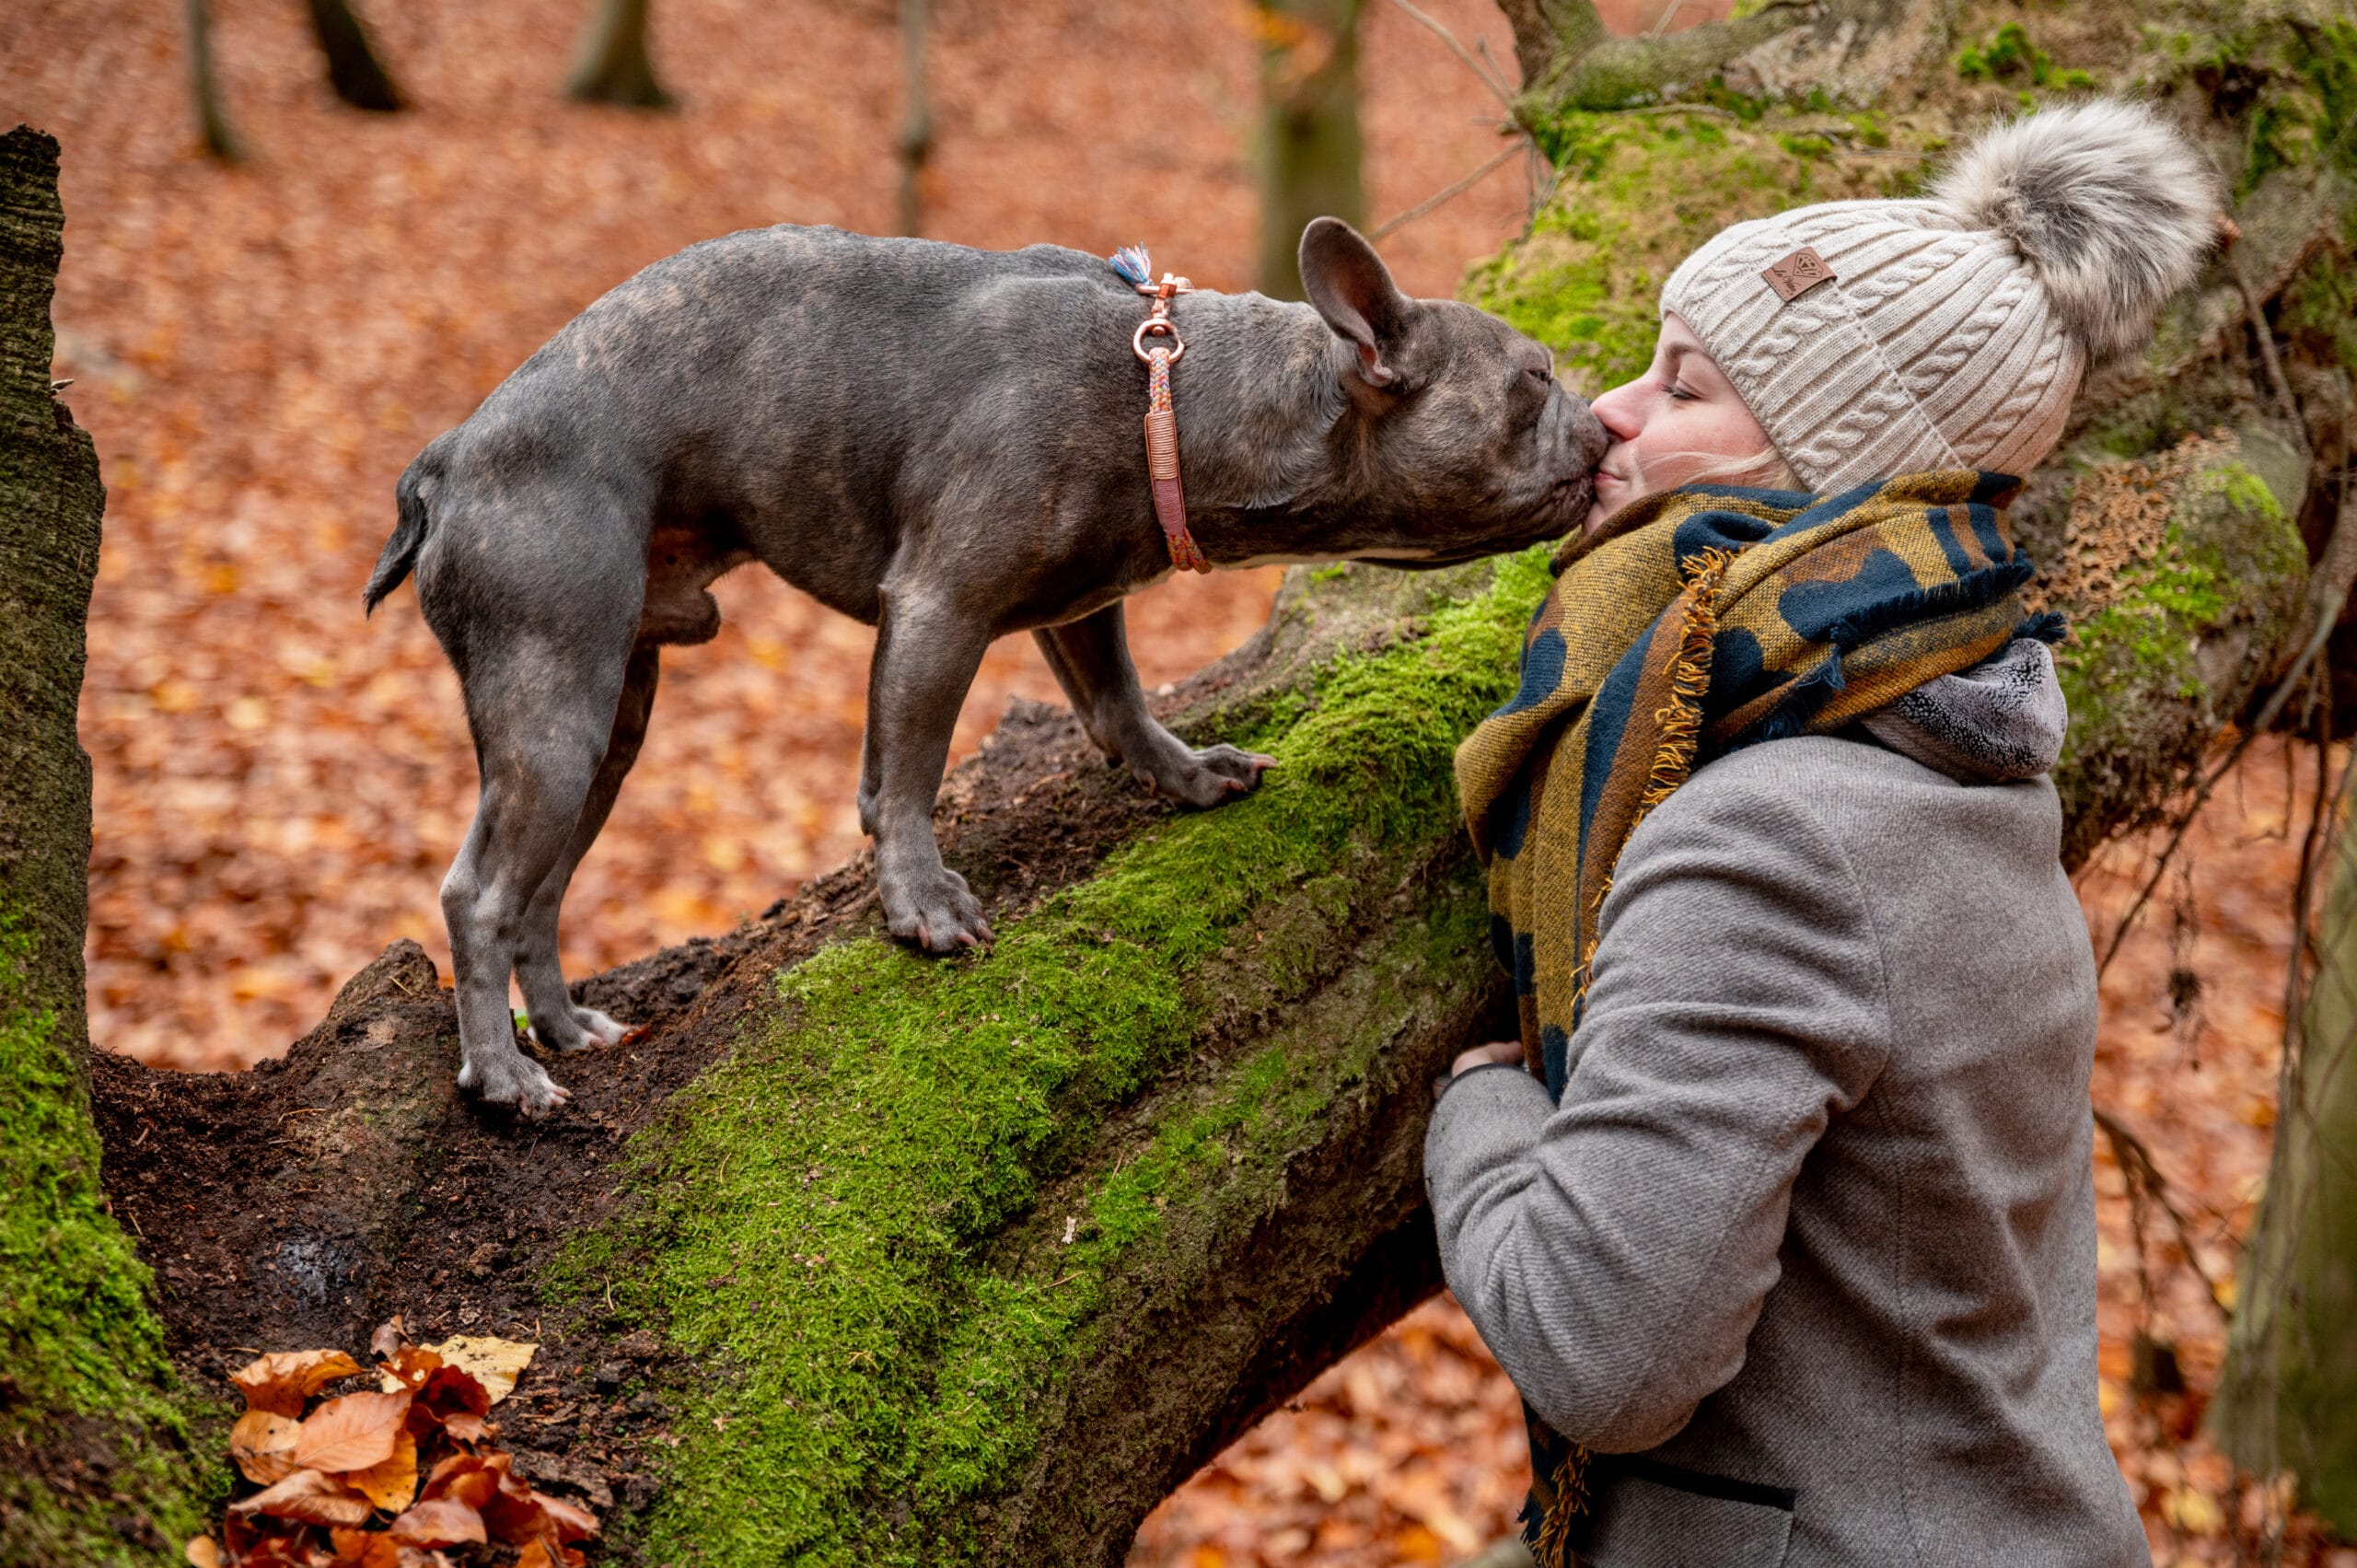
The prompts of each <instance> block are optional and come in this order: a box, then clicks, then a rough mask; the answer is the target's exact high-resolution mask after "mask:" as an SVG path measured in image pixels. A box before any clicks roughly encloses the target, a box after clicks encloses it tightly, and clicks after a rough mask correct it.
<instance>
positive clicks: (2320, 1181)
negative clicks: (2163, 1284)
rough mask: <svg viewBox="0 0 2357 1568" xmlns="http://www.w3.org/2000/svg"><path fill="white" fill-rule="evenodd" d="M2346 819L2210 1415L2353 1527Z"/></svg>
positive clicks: (2238, 1449)
mask: <svg viewBox="0 0 2357 1568" xmlns="http://www.w3.org/2000/svg"><path fill="white" fill-rule="evenodd" d="M2352 829H2357V821H2352V820H2351V819H2349V818H2348V817H2347V816H2346V815H2345V814H2344V817H2343V819H2342V821H2341V823H2340V840H2339V843H2338V846H2337V853H2336V854H2335V855H2334V856H2333V864H2332V869H2331V873H2330V877H2331V887H2330V891H2329V892H2328V894H2327V897H2326V904H2325V911H2324V924H2323V933H2322V939H2321V941H2320V942H2319V943H2318V949H2319V955H2320V963H2319V966H2318V967H2319V973H2318V974H2317V977H2316V988H2315V990H2314V992H2313V993H2312V994H2311V995H2310V997H2309V1000H2308V1006H2307V1010H2306V1014H2305V1017H2304V1018H2303V1020H2302V1030H2301V1033H2302V1036H2303V1048H2302V1050H2301V1051H2300V1052H2299V1054H2298V1055H2297V1056H2296V1057H2295V1058H2294V1059H2293V1065H2292V1069H2291V1071H2290V1072H2289V1073H2287V1074H2286V1082H2285V1086H2284V1092H2283V1108H2282V1112H2281V1114H2280V1116H2279V1118H2278V1120H2277V1126H2278V1128H2279V1129H2280V1131H2279V1132H2278V1133H2277V1138H2276V1147H2275V1151H2274V1159H2273V1162H2272V1164H2271V1166H2270V1169H2269V1171H2268V1178H2267V1195H2266V1198H2265V1200H2264V1202H2263V1203H2262V1205H2261V1208H2260V1212H2259V1217H2258V1224H2257V1225H2256V1226H2254V1227H2253V1235H2252V1237H2251V1241H2250V1245H2249V1247H2248V1248H2247V1249H2246V1253H2245V1261H2244V1265H2243V1268H2242V1270H2241V1271H2240V1272H2239V1274H2238V1276H2237V1277H2238V1281H2239V1283H2238V1285H2237V1289H2236V1297H2237V1301H2236V1307H2235V1331H2234V1336H2233V1344H2232V1347H2231V1352H2230V1354H2229V1356H2228V1360H2227V1365H2226V1371H2225V1375H2224V1377H2223V1380H2222V1387H2221V1388H2220V1389H2219V1396H2218V1400H2217V1403H2216V1404H2215V1405H2213V1406H2212V1413H2211V1421H2212V1425H2213V1426H2215V1427H2216V1429H2217V1431H2218V1433H2219V1435H2220V1436H2221V1437H2222V1438H2223V1440H2224V1446H2225V1447H2226V1450H2227V1452H2229V1453H2230V1454H2232V1455H2233V1456H2234V1458H2235V1463H2236V1464H2238V1465H2240V1466H2242V1467H2243V1468H2244V1469H2247V1470H2249V1471H2250V1472H2251V1473H2252V1474H2254V1475H2280V1474H2282V1472H2284V1471H2286V1470H2289V1471H2291V1472H2293V1473H2294V1474H2296V1475H2297V1476H2298V1477H2299V1483H2300V1500H2301V1502H2302V1503H2303V1504H2305V1505H2306V1506H2308V1507H2311V1508H2314V1509H2315V1510H2316V1512H2317V1513H2319V1514H2322V1515H2323V1516H2325V1517H2326V1518H2327V1519H2329V1520H2330V1521H2331V1522H2332V1525H2333V1527H2334V1528H2335V1529H2337V1530H2339V1531H2340V1533H2341V1534H2343V1535H2349V1534H2351V1533H2357V1423H2351V1420H2350V1415H2349V1412H2350V1411H2352V1410H2357V1331H2352V1330H2351V1324H2357V1156H2352V1151H2357V832H2353V831H2352Z"/></svg>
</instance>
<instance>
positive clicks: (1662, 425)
mask: <svg viewBox="0 0 2357 1568" xmlns="http://www.w3.org/2000/svg"><path fill="white" fill-rule="evenodd" d="M1591 406H1592V407H1593V408H1594V409H1595V411H1596V418H1597V419H1599V420H1601V421H1603V423H1604V428H1605V429H1606V430H1607V431H1608V432H1609V433H1610V434H1611V436H1612V445H1611V446H1609V447H1606V448H1605V449H1604V462H1603V465H1602V466H1601V467H1599V468H1598V469H1597V470H1596V505H1594V506H1592V507H1590V508H1589V509H1588V514H1587V525H1586V526H1587V528H1588V530H1589V531H1591V532H1593V531H1594V530H1595V529H1596V528H1598V527H1600V526H1601V525H1602V524H1603V522H1604V519H1605V518H1607V517H1610V516H1611V515H1612V514H1613V513H1615V512H1617V511H1619V510H1620V508H1621V507H1623V506H1626V505H1628V504H1629V503H1630V502H1631V501H1634V500H1635V499H1637V497H1639V496H1640V495H1650V494H1653V493H1654V492H1655V491H1657V490H1674V489H1676V488H1677V487H1678V485H1681V484H1684V483H1686V482H1688V481H1689V480H1691V479H1693V478H1695V477H1696V476H1698V475H1700V474H1703V473H1706V472H1708V473H1712V474H1713V475H1714V476H1716V477H1720V478H1724V479H1727V480H1729V481H1730V482H1741V480H1742V479H1743V478H1744V477H1745V476H1744V475H1743V474H1741V473H1740V472H1737V473H1732V474H1731V473H1729V472H1728V471H1727V470H1728V469H1729V467H1730V466H1731V465H1736V464H1740V463H1741V462H1742V461H1743V460H1744V459H1759V467H1760V469H1761V470H1763V477H1764V470H1770V469H1771V468H1772V467H1773V465H1774V459H1775V455H1776V448H1775V447H1774V445H1773V444H1772V443H1771V442H1770V441H1769V439H1768V433H1767V432H1766V431H1764V430H1762V429H1760V428H1759V421H1758V420H1757V419H1754V418H1753V417H1752V416H1751V410H1750V409H1748V408H1747V407H1745V406H1744V401H1743V400H1742V399H1741V398H1739V397H1737V396H1736V390H1735V387H1734V386H1733V384H1732V383H1730V382H1729V381H1728V380H1727V378H1726V376H1725V374H1724V372H1723V371H1721V370H1720V369H1719V367H1718V366H1717V365H1716V364H1714V363H1713V361H1712V359H1711V356H1710V354H1707V353H1705V352H1704V351H1703V348H1702V340H1701V339H1700V338H1698V337H1696V336H1695V335H1694V333H1693V331H1691V330H1690V329H1689V328H1688V326H1687V325H1686V323H1685V322H1683V321H1681V320H1679V319H1678V318H1677V317H1676V316H1665V317H1663V318H1662V323H1661V339H1660V341H1659V342H1658V343H1655V345H1654V362H1653V364H1652V365H1651V366H1649V367H1647V369H1646V371H1645V373H1644V374H1643V376H1640V377H1637V379H1635V380H1633V381H1631V382H1630V383H1629V384H1628V385H1627V386H1625V387H1615V388H1613V389H1612V390H1610V391H1608V392H1607V393H1605V394H1604V396H1602V397H1600V398H1598V399H1596V401H1595V403H1594V404H1592V405H1591Z"/></svg>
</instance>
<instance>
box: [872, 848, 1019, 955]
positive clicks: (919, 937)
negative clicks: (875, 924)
mask: <svg viewBox="0 0 2357 1568" xmlns="http://www.w3.org/2000/svg"><path fill="white" fill-rule="evenodd" d="M878 881H879V883H880V884H881V886H880V887H879V888H878V889H877V891H878V893H879V894H880V895H881V897H882V899H883V900H884V923H885V924H886V925H887V926H888V927H889V928H890V930H891V933H892V935H895V936H897V937H899V938H900V940H901V941H903V942H913V943H915V944H916V945H917V946H918V947H922V948H923V949H924V950H925V951H926V952H928V953H954V952H957V951H958V949H959V948H961V947H974V946H975V945H977V944H978V943H982V942H987V941H989V940H990V939H991V927H990V922H988V921H986V920H984V919H983V918H982V903H981V900H980V899H977V898H976V897H974V895H973V893H972V892H971V891H970V890H969V889H967V887H966V879H965V878H964V877H960V876H958V873H956V872H955V871H952V870H950V869H949V868H948V867H947V866H946V865H942V866H935V867H934V868H933V869H932V870H931V871H930V872H929V873H921V874H918V875H914V876H908V875H903V876H894V875H892V874H891V873H889V872H886V873H884V874H883V875H882V876H880V877H878Z"/></svg>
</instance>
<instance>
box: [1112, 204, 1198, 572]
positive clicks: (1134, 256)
mask: <svg viewBox="0 0 2357 1568" xmlns="http://www.w3.org/2000/svg"><path fill="white" fill-rule="evenodd" d="M1112 260H1113V269H1114V271H1116V272H1118V273H1120V274H1121V276H1122V277H1123V278H1125V279H1127V280H1128V281H1129V283H1130V284H1131V285H1132V287H1134V288H1135V289H1136V290H1137V291H1138V292H1139V293H1140V294H1143V295H1144V296H1147V297H1148V298H1149V299H1151V300H1153V301H1154V309H1153V313H1152V314H1151V315H1149V316H1148V317H1147V318H1146V319H1144V320H1143V321H1141V322H1139V323H1138V330H1137V331H1134V332H1132V333H1131V334H1130V351H1131V352H1132V354H1136V355H1137V356H1138V357H1139V358H1140V359H1142V360H1144V362H1145V366H1146V400H1145V471H1146V478H1147V480H1148V481H1149V482H1151V483H1152V484H1153V486H1154V516H1155V521H1157V522H1159V523H1160V524H1161V525H1162V537H1163V541H1164V542H1165V543H1166V544H1167V545H1168V546H1169V548H1170V563H1171V564H1172V565H1173V566H1176V567H1178V568H1179V570H1180V571H1182V572H1208V571H1210V570H1211V569H1212V563H1210V562H1209V561H1207V560H1205V559H1204V558H1203V552H1202V548H1201V547H1200V546H1198V545H1197V544H1196V543H1195V539H1194V536H1193V535H1192V534H1190V533H1189V532H1188V531H1187V496H1186V493H1185V492H1184V491H1183V490H1181V489H1180V488H1179V415H1178V414H1177V412H1174V411H1173V409H1172V408H1171V405H1170V367H1171V366H1174V365H1176V364H1178V363H1179V361H1180V360H1181V359H1184V358H1185V357H1186V356H1187V344H1186V341H1185V340H1184V339H1182V338H1180V337H1179V328H1178V325H1177V323H1175V322H1173V321H1172V320H1171V319H1170V306H1171V302H1172V301H1173V300H1175V299H1177V298H1178V296H1180V295H1182V294H1191V293H1193V292H1194V286H1195V285H1192V284H1190V283H1189V282H1188V281H1187V280H1186V279H1185V278H1182V277H1179V276H1177V275H1176V274H1174V273H1163V274H1162V281H1161V282H1160V283H1154V282H1150V281H1148V280H1149V278H1150V276H1151V273H1150V272H1149V270H1148V265H1147V261H1146V255H1145V248H1144V246H1131V247H1129V248H1127V249H1125V250H1121V251H1120V252H1119V253H1117V254H1116V255H1115V256H1114V257H1113V259H1112ZM1149 340H1151V341H1149Z"/></svg>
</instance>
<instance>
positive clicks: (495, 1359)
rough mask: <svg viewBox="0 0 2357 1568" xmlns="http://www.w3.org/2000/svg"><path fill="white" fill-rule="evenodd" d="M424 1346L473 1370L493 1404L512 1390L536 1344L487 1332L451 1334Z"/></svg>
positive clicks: (454, 1362)
mask: <svg viewBox="0 0 2357 1568" xmlns="http://www.w3.org/2000/svg"><path fill="white" fill-rule="evenodd" d="M426 1348H427V1349H428V1350H430V1351H432V1352H434V1353H435V1354H436V1355H438V1356H440V1357H441V1358H442V1359H443V1360H444V1361H445V1362H446V1363H447V1364H448V1365H452V1366H458V1367H463V1368H465V1369H466V1370H467V1371H469V1372H470V1373H472V1374H474V1377H475V1380H476V1381H477V1382H479V1383H481V1384H482V1387H483V1391H484V1392H485V1393H486V1394H488V1395H490V1396H491V1402H492V1403H493V1404H494V1405H495V1404H497V1403H498V1402H499V1401H500V1400H504V1399H505V1398H506V1397H507V1396H508V1395H509V1394H510V1393H511V1392H513V1391H514V1389H515V1388H516V1379H517V1377H519V1376H523V1372H524V1368H526V1367H527V1366H529V1365H531V1364H532V1353H533V1352H535V1351H537V1350H539V1349H540V1346H539V1345H537V1344H527V1343H525V1342H523V1341H521V1340H503V1339H498V1338H495V1337H493V1336H492V1335H489V1334H482V1335H468V1334H454V1335H452V1336H451V1337H450V1338H448V1339H447V1340H444V1341H443V1342H441V1343H440V1344H438V1345H428V1346H427V1347H426Z"/></svg>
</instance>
